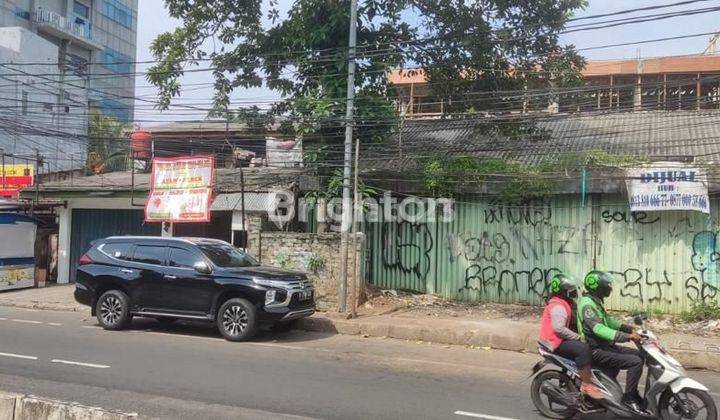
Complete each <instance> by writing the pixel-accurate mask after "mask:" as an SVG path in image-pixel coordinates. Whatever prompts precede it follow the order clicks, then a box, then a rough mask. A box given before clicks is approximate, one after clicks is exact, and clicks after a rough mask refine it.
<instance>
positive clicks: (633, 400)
mask: <svg viewBox="0 0 720 420" xmlns="http://www.w3.org/2000/svg"><path fill="white" fill-rule="evenodd" d="M612 283H613V281H612V276H610V274H608V273H605V272H603V271H597V270H595V271H591V272H589V273H588V274H587V276H585V281H584V285H585V293H584V294H583V297H582V298H581V299H580V303H579V304H578V317H579V318H580V323H581V325H582V335H583V336H584V337H585V339H586V341H587V343H588V344H589V345H590V347H591V349H592V359H593V365H594V366H598V367H600V368H601V369H602V370H603V372H605V373H606V374H608V375H609V376H611V377H613V378H614V377H616V376H617V375H618V373H619V372H620V370H625V369H626V370H627V378H626V382H625V393H624V395H623V398H622V400H623V403H625V404H626V405H627V406H628V407H629V408H630V409H632V410H633V411H635V412H636V413H637V414H639V415H644V414H646V413H645V411H644V410H643V408H642V406H641V398H640V394H639V393H638V385H639V383H640V378H641V377H642V373H643V365H644V361H643V359H642V356H641V355H640V352H639V351H638V350H636V349H631V348H627V347H621V346H618V345H617V344H616V343H625V342H629V341H635V342H639V341H640V340H641V337H640V336H639V335H638V334H636V333H635V332H634V331H633V327H632V326H630V325H626V324H623V323H622V322H620V321H618V320H616V319H615V318H613V317H612V316H610V315H608V313H607V312H606V311H605V307H604V306H603V303H604V299H605V298H607V297H608V296H610V294H611V293H612Z"/></svg>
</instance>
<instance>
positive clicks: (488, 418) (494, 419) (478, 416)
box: [455, 411, 517, 420]
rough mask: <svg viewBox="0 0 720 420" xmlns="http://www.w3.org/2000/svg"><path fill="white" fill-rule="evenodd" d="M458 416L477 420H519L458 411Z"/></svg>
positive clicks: (456, 413)
mask: <svg viewBox="0 0 720 420" xmlns="http://www.w3.org/2000/svg"><path fill="white" fill-rule="evenodd" d="M455 415H456V416H464V417H472V418H476V419H486V420H517V419H513V418H510V417H498V416H490V415H487V414H479V413H470V412H468V411H456V412H455Z"/></svg>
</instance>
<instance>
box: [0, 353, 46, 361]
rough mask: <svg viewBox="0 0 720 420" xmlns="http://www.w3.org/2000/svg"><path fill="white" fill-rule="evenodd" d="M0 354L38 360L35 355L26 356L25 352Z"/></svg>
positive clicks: (0, 354)
mask: <svg viewBox="0 0 720 420" xmlns="http://www.w3.org/2000/svg"><path fill="white" fill-rule="evenodd" d="M0 356H4V357H12V358H15V359H26V360H37V359H38V358H37V357H35V356H26V355H24V354H14V353H0Z"/></svg>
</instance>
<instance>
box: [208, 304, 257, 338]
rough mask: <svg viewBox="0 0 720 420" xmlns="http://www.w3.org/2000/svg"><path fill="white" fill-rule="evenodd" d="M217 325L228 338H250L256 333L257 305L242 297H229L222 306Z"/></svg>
mask: <svg viewBox="0 0 720 420" xmlns="http://www.w3.org/2000/svg"><path fill="white" fill-rule="evenodd" d="M217 327H218V329H219V330H220V334H222V336H223V337H225V339H227V340H230V341H244V340H249V339H250V338H252V336H254V335H255V329H256V322H255V306H253V304H252V303H250V302H248V301H247V300H245V299H242V298H234V299H229V300H228V301H226V302H225V303H223V304H222V306H220V310H219V311H218V315H217Z"/></svg>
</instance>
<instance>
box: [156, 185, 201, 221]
mask: <svg viewBox="0 0 720 420" xmlns="http://www.w3.org/2000/svg"><path fill="white" fill-rule="evenodd" d="M212 192H213V190H212V188H192V189H170V190H153V191H151V192H150V195H149V197H148V201H147V205H146V207H145V221H147V222H172V223H174V222H209V221H210V201H211V199H212Z"/></svg>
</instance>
